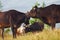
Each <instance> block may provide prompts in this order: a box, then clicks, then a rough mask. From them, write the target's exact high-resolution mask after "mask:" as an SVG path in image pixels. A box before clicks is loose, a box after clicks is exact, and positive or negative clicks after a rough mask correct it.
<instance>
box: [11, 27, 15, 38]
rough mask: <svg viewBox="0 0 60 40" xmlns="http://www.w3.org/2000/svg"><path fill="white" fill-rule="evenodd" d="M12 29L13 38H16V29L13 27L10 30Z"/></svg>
mask: <svg viewBox="0 0 60 40" xmlns="http://www.w3.org/2000/svg"><path fill="white" fill-rule="evenodd" d="M11 29H12V33H13V38H16V31H15V30H16V29H15V28H14V27H12V28H11Z"/></svg>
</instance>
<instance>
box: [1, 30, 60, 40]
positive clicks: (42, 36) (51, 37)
mask: <svg viewBox="0 0 60 40" xmlns="http://www.w3.org/2000/svg"><path fill="white" fill-rule="evenodd" d="M0 40H2V38H1V35H0ZM4 40H60V29H55V30H48V29H47V30H46V29H44V30H43V31H42V32H36V33H32V32H29V33H26V34H24V35H22V36H21V35H20V36H17V38H16V39H13V38H12V35H9V34H5V35H4Z"/></svg>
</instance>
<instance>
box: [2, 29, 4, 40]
mask: <svg viewBox="0 0 60 40" xmlns="http://www.w3.org/2000/svg"><path fill="white" fill-rule="evenodd" d="M2 38H3V40H4V28H2Z"/></svg>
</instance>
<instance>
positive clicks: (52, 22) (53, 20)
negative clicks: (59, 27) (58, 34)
mask: <svg viewBox="0 0 60 40" xmlns="http://www.w3.org/2000/svg"><path fill="white" fill-rule="evenodd" d="M48 23H49V24H50V26H52V29H54V28H55V23H56V22H55V19H54V18H53V17H48Z"/></svg>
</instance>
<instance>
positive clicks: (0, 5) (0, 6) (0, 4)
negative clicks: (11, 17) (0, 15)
mask: <svg viewBox="0 0 60 40" xmlns="http://www.w3.org/2000/svg"><path fill="white" fill-rule="evenodd" d="M2 7H3V6H2V3H1V1H0V11H1V10H2Z"/></svg>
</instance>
